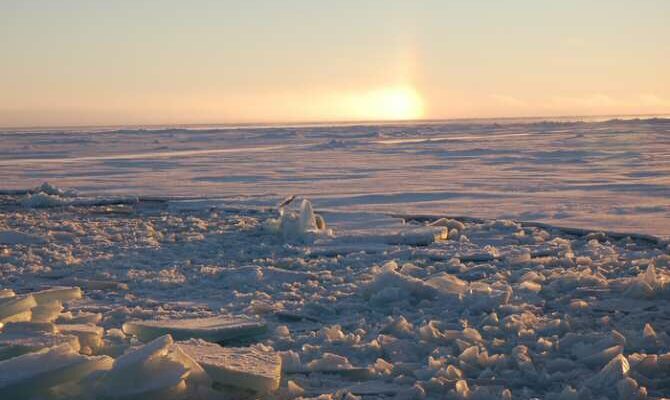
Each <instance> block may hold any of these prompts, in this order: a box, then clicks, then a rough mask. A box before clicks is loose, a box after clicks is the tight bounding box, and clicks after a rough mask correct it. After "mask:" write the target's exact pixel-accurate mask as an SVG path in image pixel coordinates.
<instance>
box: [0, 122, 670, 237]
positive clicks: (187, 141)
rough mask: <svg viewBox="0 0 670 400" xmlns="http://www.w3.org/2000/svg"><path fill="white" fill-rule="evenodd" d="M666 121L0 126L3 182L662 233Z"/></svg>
mask: <svg viewBox="0 0 670 400" xmlns="http://www.w3.org/2000/svg"><path fill="white" fill-rule="evenodd" d="M669 121H670V120H668V119H646V120H630V121H623V120H611V121H600V122H598V121H594V122H529V121H499V122H498V123H494V122H482V121H475V122H473V121H470V122H467V121H466V122H450V123H445V122H441V123H433V124H402V125H397V124H396V125H379V124H378V125H358V126H353V125H350V126H311V127H308V126H305V127H248V128H244V129H224V128H211V129H209V128H208V129H176V128H166V129H153V130H138V129H127V130H112V129H109V130H107V131H100V130H98V131H95V130H90V129H89V130H87V129H79V130H46V131H39V130H36V131H31V132H26V131H23V132H16V131H15V132H10V131H7V132H4V133H2V132H0V189H25V188H26V187H34V186H37V185H40V184H42V182H45V181H48V182H51V183H52V184H56V185H58V186H61V187H67V188H72V189H77V190H79V191H81V192H84V193H89V194H100V193H107V194H118V195H122V196H126V195H144V196H146V195H152V196H160V197H169V196H187V197H203V196H208V197H217V198H224V199H225V202H226V204H229V205H230V204H232V203H234V202H236V203H243V204H248V203H254V204H257V205H275V204H276V203H277V201H278V200H279V199H281V198H283V197H285V196H288V195H293V194H298V195H303V196H306V197H308V198H310V199H312V201H313V202H314V205H315V206H316V207H317V208H318V209H321V210H323V209H339V210H348V211H351V210H365V211H372V210H374V211H386V212H393V213H413V214H435V215H438V214H442V215H467V216H472V217H481V218H510V219H516V220H523V221H542V222H548V223H552V224H556V225H563V226H573V227H582V228H596V229H607V230H616V231H624V232H638V233H648V234H654V235H664V236H668V235H670V205H669V202H668V198H669V197H670V179H668V177H669V176H670V123H669Z"/></svg>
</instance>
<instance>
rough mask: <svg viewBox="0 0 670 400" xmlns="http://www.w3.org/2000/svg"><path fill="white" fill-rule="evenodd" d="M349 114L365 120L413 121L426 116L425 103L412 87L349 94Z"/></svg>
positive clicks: (346, 107)
mask: <svg viewBox="0 0 670 400" xmlns="http://www.w3.org/2000/svg"><path fill="white" fill-rule="evenodd" d="M345 109H346V111H347V114H351V115H352V116H353V117H354V118H358V119H364V120H376V121H379V120H412V119H419V118H422V117H423V116H424V115H425V109H424V102H423V99H422V98H421V95H420V94H419V92H417V91H416V89H414V88H412V87H411V86H393V87H385V88H381V89H375V90H370V91H366V92H363V93H357V94H349V95H347V96H346V97H345Z"/></svg>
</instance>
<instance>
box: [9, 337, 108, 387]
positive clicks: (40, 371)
mask: <svg viewBox="0 0 670 400" xmlns="http://www.w3.org/2000/svg"><path fill="white" fill-rule="evenodd" d="M112 362H113V360H112V359H111V358H110V357H107V356H100V357H87V356H83V355H81V354H78V353H77V352H76V350H74V349H73V348H72V347H70V346H69V345H67V344H63V345H59V346H56V347H52V348H45V349H42V350H39V351H37V352H34V353H29V354H24V355H22V356H18V357H14V358H10V359H8V360H4V361H0V397H2V398H3V399H23V398H26V399H27V398H33V397H35V396H37V397H39V395H40V394H42V393H44V392H46V391H47V390H48V389H49V388H51V387H53V386H56V385H61V384H64V383H66V382H71V381H78V380H81V379H82V378H83V377H85V376H87V375H89V374H90V373H92V372H94V371H99V370H106V369H109V368H110V367H111V366H112ZM40 398H41V397H40Z"/></svg>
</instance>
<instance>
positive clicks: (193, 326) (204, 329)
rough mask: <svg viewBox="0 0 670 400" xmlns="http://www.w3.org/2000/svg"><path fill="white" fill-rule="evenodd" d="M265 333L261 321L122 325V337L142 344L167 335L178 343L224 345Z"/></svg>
mask: <svg viewBox="0 0 670 400" xmlns="http://www.w3.org/2000/svg"><path fill="white" fill-rule="evenodd" d="M266 330H267V325H266V324H265V323H264V322H262V321H257V320H253V319H249V318H246V317H230V316H217V317H210V318H191V319H166V320H151V321H131V322H126V323H125V324H123V331H124V332H125V333H127V334H133V335H135V336H137V337H138V339H140V340H141V341H143V342H147V341H149V340H152V339H154V338H157V337H159V336H161V335H165V334H168V333H169V334H171V335H172V337H174V338H175V339H177V340H186V339H191V338H198V339H204V340H207V341H210V342H223V341H225V340H231V339H238V338H245V337H252V336H256V335H260V334H262V333H265V331H266Z"/></svg>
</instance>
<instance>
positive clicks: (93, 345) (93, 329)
mask: <svg viewBox="0 0 670 400" xmlns="http://www.w3.org/2000/svg"><path fill="white" fill-rule="evenodd" d="M56 328H57V329H58V331H59V332H60V333H63V334H70V335H74V336H76V337H78V338H79V344H80V346H81V350H82V352H83V353H92V352H95V351H97V350H98V349H99V348H100V346H101V345H102V335H103V334H104V332H105V330H104V329H103V328H102V327H100V326H95V325H90V324H75V325H57V326H56Z"/></svg>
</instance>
